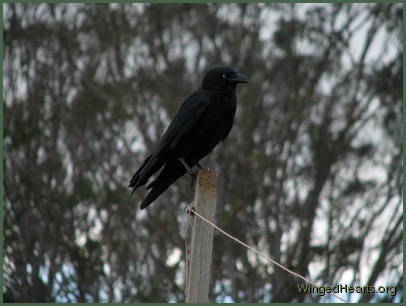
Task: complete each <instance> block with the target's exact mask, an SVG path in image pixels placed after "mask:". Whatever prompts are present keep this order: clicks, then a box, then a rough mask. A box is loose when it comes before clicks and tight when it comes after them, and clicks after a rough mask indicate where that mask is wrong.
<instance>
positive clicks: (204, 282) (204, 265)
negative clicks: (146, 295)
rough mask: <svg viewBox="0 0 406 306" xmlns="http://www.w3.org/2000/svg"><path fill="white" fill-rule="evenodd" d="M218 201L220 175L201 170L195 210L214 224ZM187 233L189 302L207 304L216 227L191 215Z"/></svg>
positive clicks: (193, 204)
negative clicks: (214, 228) (214, 229)
mask: <svg viewBox="0 0 406 306" xmlns="http://www.w3.org/2000/svg"><path fill="white" fill-rule="evenodd" d="M216 202H217V175H216V172H214V171H209V170H201V171H199V173H198V175H197V179H196V187H195V195H194V200H193V203H192V206H193V209H194V210H195V211H196V212H197V213H198V214H200V215H202V216H203V217H205V218H206V219H208V220H210V221H212V222H214V216H215V212H216ZM188 218H190V220H189V222H190V223H189V228H188V230H187V234H186V239H187V241H188V242H189V243H187V248H188V249H187V250H186V252H187V254H188V255H187V262H186V265H187V266H186V267H187V268H186V270H187V274H186V303H208V302H209V287H210V274H211V273H210V272H211V261H212V249H213V227H211V226H210V225H209V224H207V223H205V222H204V221H203V220H201V219H200V218H198V217H197V216H196V215H193V213H191V215H189V217H188Z"/></svg>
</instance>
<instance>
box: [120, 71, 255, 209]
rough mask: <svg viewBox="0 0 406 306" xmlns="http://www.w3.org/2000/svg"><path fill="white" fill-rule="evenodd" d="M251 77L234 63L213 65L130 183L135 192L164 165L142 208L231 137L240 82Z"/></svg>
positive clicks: (150, 185)
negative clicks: (235, 67)
mask: <svg viewBox="0 0 406 306" xmlns="http://www.w3.org/2000/svg"><path fill="white" fill-rule="evenodd" d="M247 81H248V80H247V77H246V76H244V75H242V74H240V73H238V72H237V71H235V70H234V69H232V68H230V67H217V68H213V69H211V70H210V71H208V72H207V73H206V74H205V76H204V78H203V81H202V84H201V87H200V88H199V89H198V90H197V91H196V92H194V93H193V94H192V95H190V96H189V97H188V98H187V99H186V100H185V102H183V104H182V105H181V107H180V108H179V110H178V112H177V114H176V116H175V118H174V119H173V121H172V122H171V124H170V125H169V127H168V129H167V130H166V132H165V133H164V135H163V136H162V139H161V141H160V143H159V145H158V148H157V149H156V150H155V152H154V153H152V154H151V155H150V156H148V158H147V159H146V160H145V161H144V163H143V164H142V165H141V167H140V168H139V169H138V171H137V172H136V173H135V174H134V176H133V177H132V179H131V182H130V185H129V186H128V187H130V188H133V191H132V192H134V191H135V190H136V189H137V188H138V187H140V186H142V185H144V184H146V183H147V181H148V179H149V178H150V177H151V176H152V175H153V174H154V173H155V172H157V171H158V170H159V169H160V168H161V167H163V170H162V171H161V173H160V174H159V175H158V177H157V178H156V179H155V180H154V181H153V182H151V183H150V184H149V185H148V186H147V189H151V191H150V192H149V193H148V195H147V197H146V198H145V200H144V201H143V202H142V203H141V209H143V208H145V207H147V206H148V205H149V204H151V203H152V202H153V201H154V200H155V199H156V198H157V197H158V196H160V195H161V194H162V193H163V192H164V191H165V190H166V189H167V188H168V187H169V186H170V185H171V184H172V183H173V182H175V181H176V180H177V179H178V178H179V177H181V176H182V175H184V174H185V173H187V172H191V169H192V167H193V166H195V165H196V166H198V167H199V168H201V166H200V164H199V161H200V160H201V159H202V158H203V157H205V156H206V155H207V154H209V153H210V152H211V150H213V149H214V147H215V146H216V145H217V144H218V143H219V142H220V141H223V140H224V139H225V138H226V137H227V135H228V133H229V132H230V130H231V127H232V125H233V120H234V115H235V111H236V108H237V98H236V95H235V91H236V87H237V84H238V83H246V82H247Z"/></svg>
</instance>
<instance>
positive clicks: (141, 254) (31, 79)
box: [3, 3, 403, 302]
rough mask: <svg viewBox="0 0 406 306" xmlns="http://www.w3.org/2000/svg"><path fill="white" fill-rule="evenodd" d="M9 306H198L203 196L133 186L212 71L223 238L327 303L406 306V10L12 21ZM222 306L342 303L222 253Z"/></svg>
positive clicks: (69, 15)
mask: <svg viewBox="0 0 406 306" xmlns="http://www.w3.org/2000/svg"><path fill="white" fill-rule="evenodd" d="M3 14H4V33H3V35H4V44H5V46H4V70H3V71H4V93H3V97H4V105H3V107H4V148H5V161H4V163H5V164H4V165H5V175H4V184H5V195H4V213H5V217H4V238H5V240H4V246H5V257H4V264H3V269H4V285H3V291H4V299H5V301H7V302H12V301H14V302H183V301H184V259H185V258H184V257H185V249H184V234H185V225H186V215H185V211H184V209H185V205H186V203H188V202H189V201H190V200H191V191H190V187H189V183H190V182H189V178H188V177H185V178H182V179H180V180H179V181H178V182H177V183H176V184H175V186H173V187H172V188H170V190H168V191H167V192H166V194H165V195H164V196H163V197H161V198H160V199H159V200H158V201H156V202H155V203H154V204H153V205H152V206H151V207H150V208H149V209H148V210H145V211H140V210H139V209H138V205H139V202H140V200H141V199H142V198H143V196H144V194H143V192H142V191H140V192H137V193H136V194H135V196H134V197H132V198H130V196H129V190H128V189H127V184H128V181H129V179H130V177H131V175H132V174H133V172H134V171H135V170H136V169H137V167H138V166H139V165H140V163H141V162H142V160H143V159H144V158H145V156H146V154H147V153H148V152H150V151H151V150H152V149H153V148H154V147H155V146H156V144H157V142H158V140H159V138H160V136H161V135H162V133H163V131H164V130H165V128H166V127H167V125H168V123H169V122H170V120H171V118H172V117H173V116H174V114H175V112H176V110H177V108H178V106H179V105H180V104H181V102H182V101H183V99H184V98H185V97H186V96H187V95H188V94H190V93H191V92H192V91H193V90H194V89H195V88H197V87H198V86H199V82H200V79H201V77H202V75H203V74H204V72H205V71H206V70H207V69H208V68H210V67H213V66H216V65H231V66H233V67H235V68H236V69H238V70H239V71H241V72H242V73H244V74H246V75H248V76H249V77H250V83H249V85H248V86H245V87H244V88H241V89H239V92H238V96H239V99H238V110H237V117H236V120H235V124H234V127H233V130H232V132H231V134H230V136H229V138H228V139H227V140H226V142H225V143H224V144H222V145H220V146H219V147H218V148H217V149H216V150H215V152H213V153H212V154H211V155H210V157H208V158H207V159H206V160H205V161H204V162H203V164H204V165H206V166H207V167H210V168H212V169H216V170H217V171H218V173H219V177H220V186H219V189H220V190H219V197H218V199H219V202H218V211H217V216H216V220H217V223H218V224H219V225H220V226H221V227H222V228H224V229H225V230H226V231H228V232H230V233H232V234H233V235H235V236H237V237H239V238H240V239H241V240H243V241H246V242H248V243H250V244H252V245H255V246H257V247H259V248H260V249H261V250H263V251H265V252H267V253H268V254H269V255H270V256H271V257H272V258H274V259H275V260H278V261H280V262H281V263H282V264H284V265H285V266H287V267H289V268H291V269H293V270H294V271H296V272H298V273H301V274H303V275H305V276H307V277H308V278H311V279H312V280H314V281H315V282H317V283H318V284H320V285H322V284H325V285H335V284H348V285H354V286H357V285H362V286H363V285H376V286H380V285H382V286H386V285H388V286H389V285H391V286H398V291H397V294H396V296H392V295H390V294H352V295H351V296H345V295H343V297H346V298H349V299H351V300H352V301H363V302H369V301H388V302H390V301H392V302H393V301H400V300H403V285H402V284H403V277H402V274H403V265H402V263H403V261H402V256H403V252H402V250H403V248H402V231H403V223H402V219H403V201H402V192H401V191H402V190H401V188H402V71H403V67H402V57H403V46H402V35H403V34H402V18H403V7H402V4H400V3H397V4H393V3H392V4H391V3H386V4H382V3H381V4H327V5H326V4H324V5H321V4H320V5H314V4H298V5H294V4H278V5H276V4H273V5H271V4H269V5H268V4H267V5H266V4H196V5H190V4H176V5H175V4H173V5H161V4H134V5H130V4H122V5H121V4H103V5H101V4H100V5H99V4H97V5H96V4H5V5H4V12H3ZM213 256H214V260H213V275H212V282H211V287H212V296H211V299H212V301H216V302H227V301H233V302H292V301H297V302H303V301H307V302H309V301H314V302H317V301H336V300H335V299H334V298H333V297H331V296H328V295H326V296H324V297H320V296H318V295H311V294H307V295H306V294H303V293H298V291H297V287H296V285H297V284H298V283H300V281H299V280H298V279H294V278H292V277H291V276H290V275H288V274H286V272H284V271H282V270H280V269H278V268H274V267H272V266H270V265H269V264H267V263H265V262H263V261H262V260H261V259H260V258H258V257H257V256H254V255H253V254H251V253H249V251H247V250H246V249H244V248H242V247H241V246H239V245H237V244H235V243H234V242H232V241H231V240H228V239H226V238H225V237H223V236H220V235H218V234H215V245H214V254H213Z"/></svg>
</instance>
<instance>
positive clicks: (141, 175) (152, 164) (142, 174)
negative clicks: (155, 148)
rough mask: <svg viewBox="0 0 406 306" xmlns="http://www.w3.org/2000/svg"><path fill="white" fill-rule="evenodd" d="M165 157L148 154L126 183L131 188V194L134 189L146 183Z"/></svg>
mask: <svg viewBox="0 0 406 306" xmlns="http://www.w3.org/2000/svg"><path fill="white" fill-rule="evenodd" d="M164 162H165V159H164V158H162V157H160V158H159V157H155V156H154V155H150V156H148V158H147V159H146V160H145V161H144V163H143V164H142V165H141V167H140V168H139V169H138V171H137V172H136V173H135V174H134V175H133V177H132V178H131V181H130V184H129V185H128V187H129V188H133V190H132V192H131V194H133V193H134V191H135V190H136V189H137V188H138V187H140V186H142V185H144V184H146V183H147V181H148V179H149V178H150V177H151V176H152V175H153V174H154V173H155V172H157V171H158V170H159V168H161V167H162V165H163V164H164Z"/></svg>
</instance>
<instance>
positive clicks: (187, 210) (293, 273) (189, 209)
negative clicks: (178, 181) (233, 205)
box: [186, 206, 349, 303]
mask: <svg viewBox="0 0 406 306" xmlns="http://www.w3.org/2000/svg"><path fill="white" fill-rule="evenodd" d="M189 211H192V213H194V214H195V215H196V216H198V217H199V218H200V219H202V220H203V221H205V222H206V223H208V224H210V225H211V226H213V227H214V228H215V229H216V230H218V231H219V232H220V233H222V234H223V235H226V236H227V237H228V238H231V239H232V240H234V241H236V242H238V243H239V244H241V245H243V246H245V247H246V248H248V249H249V250H251V251H253V252H254V253H256V254H258V255H259V256H262V257H264V258H265V259H267V260H268V261H270V262H271V263H273V264H274V265H276V266H278V267H279V268H281V269H283V270H285V271H286V272H288V273H290V274H292V275H294V276H296V277H298V278H300V279H302V280H304V281H305V282H307V283H309V284H311V285H313V286H314V287H319V286H318V285H317V284H315V283H313V282H312V281H311V280H309V279H307V278H305V277H304V276H302V275H300V274H298V273H296V272H294V271H292V270H290V269H288V268H286V267H285V266H283V265H281V264H280V263H279V262H277V261H275V260H273V259H272V258H270V257H268V256H267V255H265V254H264V253H261V252H259V251H257V250H256V249H254V248H253V247H252V246H250V245H248V244H246V243H244V242H242V241H241V240H239V239H238V238H235V237H234V236H231V235H230V234H229V233H227V232H225V231H224V230H222V229H221V228H220V227H218V226H217V225H216V224H214V223H213V222H211V221H210V220H207V219H206V218H205V217H203V216H202V215H200V214H198V213H197V212H196V210H195V209H194V208H193V207H191V206H187V208H186V212H189ZM330 294H331V295H332V296H334V297H335V298H337V299H339V300H341V301H343V302H345V303H349V301H347V300H346V299H343V298H342V297H340V296H338V295H336V294H334V293H332V292H331V293H330Z"/></svg>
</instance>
